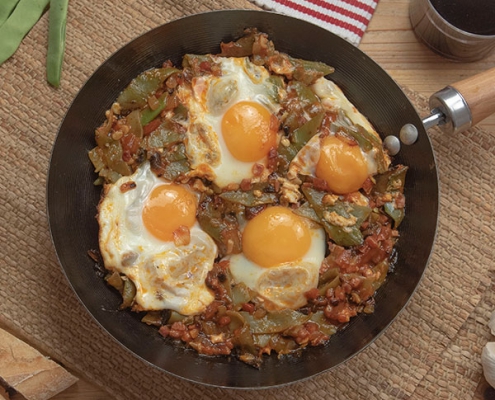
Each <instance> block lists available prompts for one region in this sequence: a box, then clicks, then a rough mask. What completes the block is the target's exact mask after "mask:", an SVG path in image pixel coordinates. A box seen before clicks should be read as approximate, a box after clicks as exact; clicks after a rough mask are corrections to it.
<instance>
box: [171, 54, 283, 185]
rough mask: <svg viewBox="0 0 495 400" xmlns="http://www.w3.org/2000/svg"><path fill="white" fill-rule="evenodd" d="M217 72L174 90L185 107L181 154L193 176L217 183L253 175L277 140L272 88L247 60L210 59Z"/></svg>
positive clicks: (260, 69)
mask: <svg viewBox="0 0 495 400" xmlns="http://www.w3.org/2000/svg"><path fill="white" fill-rule="evenodd" d="M214 60H215V62H217V63H218V64H219V65H220V66H221V71H222V74H221V76H214V75H211V74H206V75H203V76H199V77H194V78H193V80H192V83H191V85H190V86H186V85H184V86H182V87H181V88H179V90H178V96H179V98H180V99H181V102H182V103H183V104H185V105H186V107H187V108H188V110H189V113H188V115H189V118H188V122H187V124H188V126H187V132H186V140H185V144H186V153H187V155H188V158H189V162H190V165H191V168H192V169H193V172H192V175H194V176H199V177H205V178H208V179H210V180H212V181H213V182H215V183H216V184H217V185H218V186H219V187H225V186H227V185H228V184H230V183H240V182H241V181H242V180H243V179H249V178H252V177H253V176H254V175H255V174H254V173H253V167H254V165H255V164H261V165H264V166H266V164H267V155H268V153H269V151H270V149H272V148H276V147H277V145H278V142H279V139H280V135H279V121H278V119H277V117H276V113H277V112H278V111H279V109H280V105H279V104H278V102H277V93H278V92H277V88H276V86H275V85H274V84H273V83H272V82H271V81H270V79H269V78H270V74H269V72H268V71H267V70H266V69H265V68H264V67H261V66H257V65H255V64H253V63H251V62H250V61H249V58H223V57H214Z"/></svg>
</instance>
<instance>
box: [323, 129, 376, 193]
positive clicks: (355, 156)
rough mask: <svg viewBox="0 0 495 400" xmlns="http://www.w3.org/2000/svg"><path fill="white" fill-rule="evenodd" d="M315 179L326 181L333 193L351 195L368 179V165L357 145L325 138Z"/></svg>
mask: <svg viewBox="0 0 495 400" xmlns="http://www.w3.org/2000/svg"><path fill="white" fill-rule="evenodd" d="M316 177H317V178H320V179H323V180H324V181H326V182H327V184H328V187H329V188H330V190H332V192H334V193H337V194H346V193H351V192H355V191H357V190H359V189H360V188H361V186H363V183H364V181H365V180H366V178H368V164H367V162H366V159H365V158H364V156H363V153H362V152H361V148H360V147H359V146H358V145H354V146H353V145H350V144H348V143H346V142H344V141H343V140H340V139H339V138H338V137H336V136H327V137H325V138H324V139H323V140H322V143H321V148H320V158H319V160H318V163H317V164H316Z"/></svg>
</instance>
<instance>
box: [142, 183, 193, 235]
mask: <svg viewBox="0 0 495 400" xmlns="http://www.w3.org/2000/svg"><path fill="white" fill-rule="evenodd" d="M196 208H197V205H196V198H195V197H194V195H193V194H192V193H191V192H190V191H189V190H187V189H186V188H185V187H183V186H180V185H175V184H170V185H160V186H157V187H155V188H154V189H153V190H152V192H151V193H150V195H149V197H148V200H147V201H146V204H145V205H144V207H143V212H142V218H143V224H144V226H145V227H146V229H147V230H148V231H149V232H150V233H151V234H152V235H153V236H155V237H156V238H158V239H160V240H163V241H166V242H171V241H173V240H174V232H175V231H177V229H178V228H179V227H181V226H185V227H187V228H191V227H192V226H193V225H194V223H195V221H196Z"/></svg>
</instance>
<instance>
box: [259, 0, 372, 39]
mask: <svg viewBox="0 0 495 400" xmlns="http://www.w3.org/2000/svg"><path fill="white" fill-rule="evenodd" d="M253 1H254V2H255V3H256V4H257V5H259V6H260V7H264V8H267V9H270V10H273V11H277V12H279V13H282V14H286V15H290V16H292V17H295V18H299V19H303V20H306V21H308V22H311V23H313V24H315V25H319V26H321V27H323V28H325V29H327V30H329V31H331V32H333V33H335V34H337V35H339V36H341V37H343V38H344V39H346V40H347V41H349V42H351V43H352V44H354V45H355V46H357V45H358V44H359V42H360V41H361V38H362V37H363V35H364V32H365V31H366V28H367V27H368V24H369V22H370V20H371V17H372V16H373V13H374V12H375V8H376V6H377V5H378V0H253Z"/></svg>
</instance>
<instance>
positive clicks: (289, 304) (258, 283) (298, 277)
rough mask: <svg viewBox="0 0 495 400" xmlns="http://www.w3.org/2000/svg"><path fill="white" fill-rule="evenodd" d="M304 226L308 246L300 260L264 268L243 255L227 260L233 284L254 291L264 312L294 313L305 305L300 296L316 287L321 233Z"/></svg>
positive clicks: (321, 256) (322, 243) (322, 242)
mask: <svg viewBox="0 0 495 400" xmlns="http://www.w3.org/2000/svg"><path fill="white" fill-rule="evenodd" d="M308 224H310V232H311V245H310V248H309V249H308V251H307V252H306V254H304V256H303V257H302V258H301V259H300V260H295V261H291V262H287V263H283V264H280V265H276V266H273V267H270V268H266V267H262V266H260V265H258V264H256V263H254V262H253V261H251V260H249V259H248V258H247V257H246V256H245V255H244V254H243V253H240V254H234V255H231V256H229V257H228V260H229V262H230V271H231V273H232V276H233V278H234V281H235V283H236V284H239V283H244V284H245V285H246V286H247V287H248V288H249V289H251V290H253V291H255V292H256V293H257V294H258V295H259V297H260V298H261V299H262V300H264V307H265V309H267V310H268V311H274V310H284V309H292V310H296V309H298V308H300V307H302V306H304V305H305V304H306V303H307V299H306V297H305V295H304V293H306V292H307V291H309V290H310V289H313V288H316V287H317V286H318V279H319V272H320V266H321V263H322V261H323V259H324V258H325V247H326V242H325V232H324V230H323V229H322V228H320V227H317V226H316V225H315V224H311V223H310V222H309V221H308Z"/></svg>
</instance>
